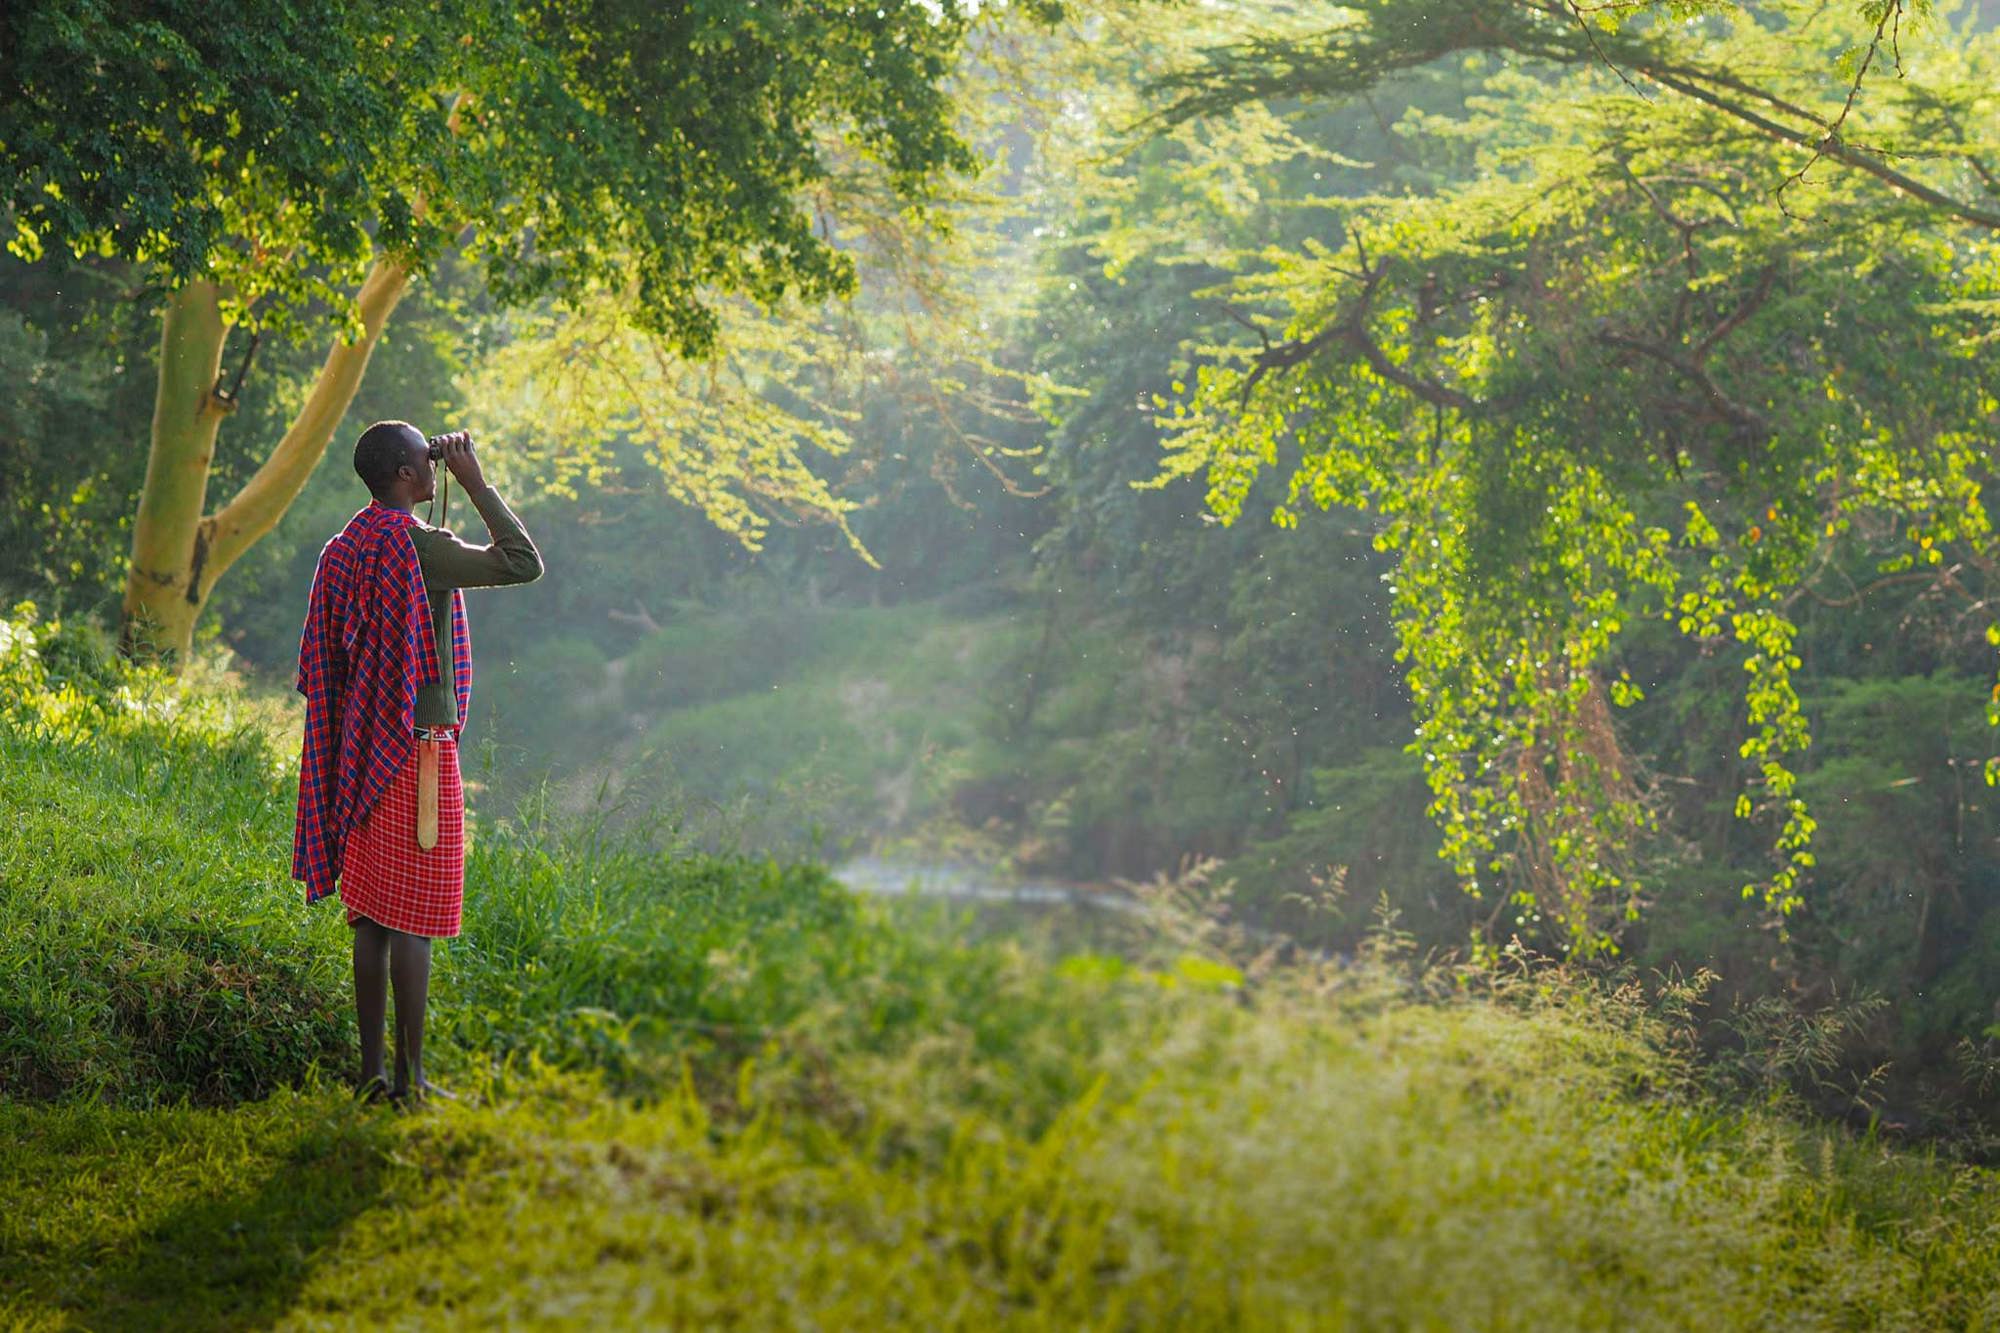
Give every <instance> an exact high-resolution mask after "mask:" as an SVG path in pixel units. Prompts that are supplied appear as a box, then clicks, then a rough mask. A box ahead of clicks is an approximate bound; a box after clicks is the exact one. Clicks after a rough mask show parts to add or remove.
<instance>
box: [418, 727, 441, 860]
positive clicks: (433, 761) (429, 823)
mask: <svg viewBox="0 0 2000 1333" xmlns="http://www.w3.org/2000/svg"><path fill="white" fill-rule="evenodd" d="M437 840H438V743H437V742H436V741H433V740H426V739H419V740H418V741H417V846H419V847H421V848H422V849H423V850H425V851H429V850H430V849H431V848H433V847H435V846H437Z"/></svg>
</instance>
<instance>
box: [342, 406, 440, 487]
mask: <svg viewBox="0 0 2000 1333" xmlns="http://www.w3.org/2000/svg"><path fill="white" fill-rule="evenodd" d="M354 471H355V472H356V473H357V474H359V476H360V477H361V480H362V481H363V482H364V483H365V484H366V485H367V487H368V491H369V493H370V494H371V495H373V496H374V497H375V498H376V499H377V500H380V501H381V502H382V503H383V504H385V505H389V506H391V507H394V508H399V509H407V508H409V506H411V505H413V504H416V503H418V502H420V501H424V500H428V499H430V498H431V496H432V495H433V494H435V493H436V489H437V476H436V474H435V473H434V472H433V471H432V470H431V463H430V442H429V441H428V440H426V439H425V438H424V433H423V432H422V431H420V430H418V429H417V428H416V427H415V426H412V425H411V424H410V423H409V422H407V421H378V422H376V423H375V424H374V425H372V426H370V427H369V428H368V429H367V430H364V431H362V432H361V438H360V439H358V440H356V441H355V442H354Z"/></svg>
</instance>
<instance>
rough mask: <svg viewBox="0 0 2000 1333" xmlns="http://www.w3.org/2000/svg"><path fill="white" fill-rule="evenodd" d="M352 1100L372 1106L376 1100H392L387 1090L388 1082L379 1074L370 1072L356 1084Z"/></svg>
mask: <svg viewBox="0 0 2000 1333" xmlns="http://www.w3.org/2000/svg"><path fill="white" fill-rule="evenodd" d="M354 1100H355V1101H357V1102H360V1103H362V1104H363V1105H364V1106H373V1105H375V1104H376V1103H377V1102H381V1101H386V1100H393V1098H392V1094H391V1093H390V1091H389V1084H388V1082H387V1081H386V1080H384V1079H383V1077H382V1076H381V1075H380V1074H370V1075H369V1076H368V1077H367V1078H364V1079H362V1080H361V1082H360V1083H359V1084H358V1085H356V1087H355V1089H354Z"/></svg>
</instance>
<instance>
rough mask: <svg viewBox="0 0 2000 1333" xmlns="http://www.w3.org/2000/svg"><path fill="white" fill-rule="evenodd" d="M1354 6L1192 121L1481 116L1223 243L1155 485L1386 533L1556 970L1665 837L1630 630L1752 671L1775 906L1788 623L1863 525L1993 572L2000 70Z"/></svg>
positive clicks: (1450, 723)
mask: <svg viewBox="0 0 2000 1333" xmlns="http://www.w3.org/2000/svg"><path fill="white" fill-rule="evenodd" d="M1349 14H1350V17H1348V18H1346V19H1344V20H1343V21H1341V22H1340V23H1338V24H1337V25H1335V26H1333V27H1331V28H1328V29H1325V30H1323V31H1320V32H1318V33H1316V34H1312V35H1310V36H1307V37H1303V38H1302V37H1298V36H1290V37H1285V38H1273V39H1269V40H1264V39H1257V40H1252V41H1249V42H1246V43H1242V44H1238V45H1233V46H1229V47H1224V48H1220V49H1217V50H1215V51H1213V52H1211V53H1210V54H1209V56H1208V57H1207V58H1206V59H1205V60H1204V61H1202V62H1199V63H1198V64H1196V65H1193V66H1191V67H1189V68H1187V69H1185V70H1184V71H1182V72H1181V73H1179V74H1178V75H1176V76H1174V77H1172V78H1171V79H1169V80H1168V81H1166V84H1165V87H1166V90H1167V92H1168V93H1169V94H1170V96H1171V98H1172V101H1171V102H1170V105H1169V113H1168V114H1169V117H1170V118H1181V119H1185V118H1194V117H1199V116H1206V115H1211V114H1218V113H1221V112H1224V111H1227V110H1229V109H1230V108H1232V107H1236V106H1239V105H1253V106H1256V105H1273V104H1275V105H1280V106H1283V105H1285V104H1286V102H1287V101H1289V102H1290V104H1291V105H1293V106H1299V105H1303V106H1306V107H1312V106H1315V105H1320V104H1322V103H1321V102H1320V99H1324V98H1331V97H1343V98H1344V97H1351V96H1356V95H1364V94H1366V93H1367V92H1368V91H1369V90H1370V89H1372V88H1374V87H1375V86H1376V85H1377V84H1378V83H1380V82H1381V81H1382V80H1384V79H1385V78H1389V77H1392V76H1402V77H1406V78H1422V77H1437V78H1447V77H1449V78H1454V79H1460V80H1469V81H1472V82H1473V83H1474V84H1475V87H1476V91H1477V95H1476V96H1474V97H1472V98H1470V99H1469V100H1468V103H1467V106H1468V108H1469V109H1468V110H1467V111H1465V112H1464V113H1463V114H1461V115H1456V116H1440V115H1434V114H1433V115H1426V114H1423V113H1412V114H1411V115H1410V116H1408V117H1406V119H1405V120H1404V122H1403V123H1402V125H1401V126H1400V127H1399V128H1400V129H1401V131H1402V132H1403V134H1404V135H1406V136H1407V138H1408V140H1409V141H1410V142H1411V143H1412V145H1413V151H1415V152H1419V153H1421V152H1426V151H1428V152H1431V153H1433V154H1434V155H1435V156H1437V157H1439V158H1442V159H1447V160H1449V159H1450V158H1451V157H1452V156H1453V155H1454V154H1457V155H1459V156H1460V158H1461V160H1469V161H1470V164H1471V169H1470V170H1463V171H1458V172H1455V173H1447V175H1446V177H1445V179H1444V180H1443V182H1442V183H1441V184H1440V185H1439V186H1438V187H1437V188H1435V189H1434V190H1430V191H1423V192H1403V193H1397V194H1384V195H1380V196H1375V197H1367V198H1360V199H1354V200H1347V201H1330V202H1328V203H1327V204H1326V205H1325V207H1326V209H1327V212H1328V214H1329V217H1328V222H1327V225H1326V227H1325V229H1324V231H1323V233H1322V235H1323V236H1324V237H1325V238H1326V239H1324V240H1314V241H1309V242H1307V243H1306V244H1304V245H1302V246H1299V247H1295V248H1280V249H1276V250H1248V251H1243V252H1239V253H1238V254H1237V255H1236V256H1234V258H1233V262H1232V266H1233V268H1234V271H1235V272H1234V276H1233V278H1232V279H1231V280H1230V282H1229V283H1228V284H1227V287H1226V291H1225V292H1224V293H1222V294H1223V295H1226V296H1227V297H1228V298H1229V299H1230V300H1231V301H1232V302H1234V303H1235V306H1236V307H1237V308H1238V309H1239V311H1241V312H1243V313H1242V315H1241V320H1242V323H1243V324H1244V325H1247V326H1249V327H1250V328H1251V329H1252V330H1254V337H1249V336H1246V337H1239V338H1237V339H1235V340H1232V341H1230V342H1227V343H1224V344H1221V345H1214V346H1210V347H1207V348H1205V349H1203V353H1204V361H1205V364H1203V365H1202V366H1201V368H1200V371H1199V374H1198V376H1197V377H1196V383H1195V384H1194V385H1193V387H1192V389H1191V390H1190V391H1188V392H1186V393H1185V394H1184V395H1181V396H1178V397H1177V398H1176V399H1174V400H1173V401H1172V403H1171V410H1170V412H1169V414H1168V417H1167V418H1166V420H1167V422H1168V424H1169V426H1170V428H1171V440H1170V450H1171V452H1170V454H1169V458H1168V463H1167V468H1166V475H1167V476H1168V477H1172V476H1181V475H1189V474H1195V473H1199V474H1203V475H1205V476H1206V477H1207V481H1208V487H1209V492H1208V493H1209V500H1210V503H1211V505H1212V506H1213V507H1214V509H1215V511H1216V512H1217V513H1218V514H1219V515H1220V516H1221V517H1222V518H1223V519H1224V520H1225V521H1229V520H1233V519H1235V518H1237V517H1238V516H1239V515H1240V513H1241V512H1242V509H1243V506H1244V503H1245V500H1246V497H1247V495H1248V494H1249V491H1250V488H1251V486H1252V484H1253V482H1254V481H1255V480H1256V479H1257V478H1258V477H1259V476H1260V475H1262V474H1264V473H1265V472H1267V471H1268V470H1271V469H1273V468H1278V467H1281V466H1282V467H1283V468H1284V469H1285V473H1286V475H1287V476H1288V477H1289V487H1288V499H1287V500H1286V501H1285V502H1284V503H1282V504H1280V505H1279V506H1278V507H1277V509H1276V511H1275V513H1274V518H1275V519H1276V521H1278V522H1279V523H1281V524H1287V525H1289V524H1292V523H1295V522H1297V521H1298V516H1299V513H1300V511H1301V510H1302V509H1303V508H1304V507H1305V506H1307V505H1313V506H1317V507H1320V508H1330V507H1333V506H1347V507H1354V508H1360V509H1372V510H1375V511H1378V512H1379V513H1380V515H1381V521H1382V525H1383V526H1382V528H1381V531H1380V535H1379V538H1378V544H1379V545H1380V546H1381V547H1382V548H1384V549H1386V550H1390V551H1393V552H1396V553H1397V554H1398V555H1399V557H1400V563H1399V566H1398V570H1397V573H1396V575H1395V581H1394V595H1395V605H1396V613H1397V618H1398V623H1399V632H1400V638H1401V654H1402V656H1403V658H1404V659H1405V660H1406V662H1407V663H1408V667H1409V685H1410V689H1411V692H1412V695H1413V698H1414V701H1415V703H1416V705H1417V711H1418V717H1419V725H1418V731H1417V736H1416V740H1415V742H1414V748H1415V749H1416V750H1417V751H1418V752H1419V753H1421V754H1422V756H1423V758H1424V760H1425V763H1426V766H1427V769H1428V772H1429V777H1430V782H1431V789H1432V793H1433V796H1434V802H1433V805H1432V812H1433V814H1434V815H1436V816H1437V817H1438V818H1439V820H1440V821H1441V823H1442V825H1443V827H1444V830H1445V833H1446V852H1447V855H1449V856H1450V857H1451V859H1452V860H1453V862H1454V864H1455V866H1456V868H1457V871H1458V873H1459V875H1460V876H1461V878H1462V880H1463V881H1464V882H1465V884H1466V885H1467V887H1468V888H1470V889H1471V890H1472V891H1473V892H1475V893H1482V892H1484V891H1485V889H1486V887H1487V885H1488V884H1489V883H1491V882H1494V881H1496V880H1497V881H1498V882H1499V883H1501V884H1502V885H1504V886H1505V887H1506V889H1507V890H1508V891H1509V892H1510V893H1511V894H1512V895H1513V896H1514V897H1515V898H1516V899H1517V900H1518V901H1519V902H1520V903H1521V904H1522V906H1523V909H1524V911H1525V912H1526V913H1527V914H1528V915H1527V916H1524V918H1523V919H1524V920H1535V921H1540V922H1541V923H1542V924H1543V925H1544V926H1546V927H1548V928H1549V929H1550V931H1551V932H1552V933H1553V934H1554V935H1555V936H1556V937H1557V938H1558V939H1560V940H1561V941H1562V942H1563V946H1564V947H1565V948H1570V949H1578V950H1582V951H1589V950H1593V949H1597V948H1602V947H1615V945H1614V942H1613V935H1614V932H1615V929H1616V923H1617V921H1618V919H1619V918H1621V917H1624V916H1629V915H1631V914H1632V913H1633V912H1634V911H1635V909H1636V905H1637V903H1638V895H1639V892H1640V888H1641V876H1642V870H1643V862H1642V857H1641V854H1640V849H1641V848H1642V847H1643V845H1644V842H1645V839H1644V835H1645V834H1646V833H1647V832H1648V831H1649V830H1651V829H1652V828H1653V827H1654V811H1655V805H1656V802H1655V800H1654V794H1653V793H1652V792H1651V791H1650V790H1649V788H1648V784H1647V781H1646V778H1645V775H1644V774H1643V772H1642V771H1641V766H1640V765H1639V764H1637V763H1636V762H1635V761H1634V759H1633V758H1632V757H1631V756H1629V755H1627V754H1625V753H1624V751H1623V749H1622V747H1621V746H1620V744H1619V743H1618V737H1617V732H1616V729H1615V727H1614V726H1613V725H1612V720H1611V712H1610V709H1611V707H1613V706H1616V705H1625V704H1630V703H1633V702H1636V701H1637V700H1638V699H1639V698H1640V697H1641V694H1642V692H1641V682H1637V681H1634V680H1632V679H1630V678H1629V677H1628V676H1627V675H1626V674H1624V672H1623V671H1622V670H1621V669H1620V667H1619V663H1618V653H1617V649H1618V645H1619V644H1620V642H1621V639H1622V637H1623V636H1624V635H1625V634H1626V633H1627V627H1628V625H1629V624H1630V623H1631V622H1632V621H1633V620H1634V618H1636V617H1639V616H1660V617H1665V618H1666V619H1668V620H1670V621H1671V622H1672V623H1673V624H1674V625H1676V626H1677V627H1678V629H1679V630H1680V631H1681V632H1682V633H1683V634H1685V635H1686V636H1688V637H1689V638H1690V639H1692V640H1694V641H1695V642H1696V643H1697V644H1698V645H1699V646H1700V648H1701V650H1702V651H1705V652H1706V651H1730V652H1734V653H1736V654H1737V655H1738V656H1739V657H1740V659H1741V662H1742V665H1743V668H1744V671H1745V673H1746V678H1747V683H1746V687H1745V693H1744V700H1745V709H1746V714H1745V731H1744V739H1743V741H1742V747H1741V759H1742V763H1743V767H1742V772H1741V777H1742V781H1743V786H1742V795H1741V797H1740V799H1739V800H1738V802H1737V813H1738V814H1739V815H1740V816H1743V817H1746V818H1758V819H1768V820H1769V821H1771V823H1772V825H1773V827H1772V831H1771V834H1770V837H1771V843H1772V847H1773V851H1774V855H1775V858H1776V859H1775V861H1774V864H1773V869H1772V872H1771V874H1770V875H1769V877H1768V878H1767V879H1765V880H1763V881H1762V882H1761V883H1760V884H1758V885H1753V886H1749V887H1746V890H1745V892H1746V895H1748V894H1752V893H1756V892H1761V893H1762V895H1763V897H1764V899H1765V901H1766V902H1767V903H1768V904H1769V905H1770V906H1771V907H1772V908H1774V909H1776V910H1777V911H1779V912H1780V913H1786V912H1789V911H1791V910H1792V909H1793V908H1794V907H1795V906H1796V905H1797V904H1798V903H1799V902H1800V901H1801V898H1800V894H1801V889H1802V884H1803V876H1804V875H1805V873H1806V872H1807V870H1808V869H1809V868H1810V866H1811V865H1812V853H1811V850H1810V840H1811V835H1812V832H1813V829H1814V821H1813V817H1812V815H1811V813H1810V811H1809V810H1808V809H1807V807H1806V805H1805V803H1804V802H1803V800H1802V799H1801V798H1800V796H1799V793H1798V791H1797V789H1796V779H1795V776H1794V772H1793V765H1794V763H1795V761H1796V758H1797V756H1798V755H1799V753H1800V752H1801V751H1802V750H1803V749H1804V747H1805V746H1806V745H1807V743H1808V740H1809V732H1808V727H1807V724H1806V719H1805V717H1804V715H1803V712H1802V710H1801V708H1800V704H1799V698H1798V694H1797V692H1796V690H1795V689H1794V685H1793V672H1794V671H1796V670H1797V669H1798V668H1799V667H1800V665H1801V664H1800V660H1799V657H1798V655H1797V654H1796V653H1795V652H1794V650H1793V643H1794V637H1795V629H1794V624H1793V620H1792V617H1791V615H1790V614H1789V611H1788V608H1789V607H1790V605H1791V604H1792V601H1793V599H1795V598H1796V597H1797V596H1798V595H1799V593H1800V590H1801V588H1802V587H1804V586H1805V585H1807V584H1808V583H1809V582H1810V580H1811V579H1812V578H1813V577H1815V575H1816V573H1817V571H1819V570H1820V569H1821V568H1823V567H1824V566H1825V565H1826V563H1827V562H1828V561H1829V559H1831V558H1832V556H1833V554H1834V553H1835V552H1836V550H1838V549H1841V548H1842V547H1843V546H1845V545H1852V544H1854V543H1857V542H1864V543H1865V542H1868V541H1875V542H1881V541H1888V542H1893V543H1894V544H1895V545H1896V547H1897V548H1898V549H1894V550H1885V551H1882V552H1880V553H1879V555H1880V557H1881V558H1882V559H1883V560H1884V561H1885V562H1886V563H1887V564H1889V565H1890V566H1891V567H1909V566H1911V565H1916V566H1920V567H1929V566H1936V565H1938V564H1940V563H1941V562H1942V560H1943V552H1944V548H1945V547H1946V546H1947V545H1948V544H1952V543H1957V544H1959V545H1961V546H1962V547H1963V548H1964V549H1965V551H1966V552H1967V553H1968V555H1967V558H1969V559H1975V560H1980V561H1985V560H1986V559H1987V558H1988V553H1989V551H1990V545H1991V530H1990V525H1989V521H1988V517H1987V513H1986V510H1985V508H1984V506H1983V504H1982V500H1981V489H1980V488H1981V484H1982V481H1983V479H1984V477H1985V475H1986V455H1987V451H1988V450H1989V448H1990V446H1991V444H1992V438H1991V437H1992V416H1993V413H1994V410H1995V406H1996V404H1995V397H1994V382H1993V374H1992V372H1991V370H1990V369H1988V368H1987V365H1988V360H1987V358H1986V357H1985V356H1984V351H1985V349H1986V348H1987V347H1988V346H1989V345H1990V342H1991V339H1992V338H1993V337H1994V334H1995V322H1994V316H1995V313H1996V311H1997V310H2000V307H1997V306H1996V305H1995V297H1996V284H2000V266H1996V262H1995V261H1996V253H1995V230H1994V229H1995V227H1996V226H2000V191H1996V188H1995V176H1994V173H1993V170H1992V168H1991V166H1990V165H1989V164H1990V163H1991V162H1994V161H2000V151H1996V149H2000V145H1995V144H1993V143H1990V142H1988V141H1987V139H1990V138H1991V137H1992V134H1993V128H1994V115H1993V112H1994V110H1995V108H1994V106H1993V94H1992V92H1991V91H1990V90H1991V89H1993V88H1994V87H1996V86H2000V85H1997V84H1996V80H1995V74H1996V72H2000V50H1997V49H1996V45H1995V41H1994V39H1993V37H1992V36H1991V35H1990V34H1988V35H1985V36H1972V35H1968V34H1965V33H1959V32H1954V31H1952V30H1951V29H1949V28H1948V27H1945V26H1944V25H1942V24H1934V25H1930V26H1929V27H1927V28H1926V29H1925V30H1924V31H1923V32H1921V33H1913V32H1912V31H1911V30H1910V28H1909V27H1908V26H1907V23H1906V16H1905V15H1904V11H1903V10H1902V9H1901V7H1900V6H1898V7H1896V8H1895V9H1894V11H1893V12H1891V11H1886V10H1885V11H1882V12H1880V13H1879V14H1870V15H1868V16H1867V18H1868V21H1869V31H1873V32H1874V33H1875V34H1876V38H1875V40H1874V42H1873V44H1872V45H1871V43H1870V42H1869V40H1868V37H1867V32H1864V33H1863V34H1862V40H1861V44H1860V48H1859V51H1858V52H1857V53H1853V54H1849V55H1848V56H1846V57H1845V59H1843V57H1842V52H1841V50H1840V42H1841V41H1842V37H1841V35H1840V34H1838V33H1837V32H1836V25H1835V24H1834V23H1833V22H1832V21H1831V19H1830V18H1827V17H1825V16H1823V15H1821V16H1820V17H1818V18H1816V14H1819V11H1815V10H1813V9H1811V8H1810V7H1804V6H1792V5H1778V6H1772V7H1766V8H1760V9H1759V10H1758V11H1757V12H1756V14H1755V15H1751V14H1747V13H1728V12H1720V11H1719V12H1715V13H1711V14H1710V15H1708V16H1707V17H1702V18H1697V19H1693V20H1688V21H1669V20H1667V19H1666V18H1664V17H1660V16H1655V15H1653V14H1651V13H1650V12H1649V11H1640V12H1639V14H1638V16H1637V17H1635V18H1632V19H1630V20H1629V21H1627V22H1625V23H1624V24H1623V25H1622V26H1621V25H1611V26H1608V27H1602V28H1600V27H1599V26H1597V25H1596V24H1595V23H1590V24H1586V22H1585V21H1584V17H1585V16H1584V15H1581V14H1580V13H1579V12H1578V11H1575V10H1571V9H1566V8H1563V7H1561V6H1548V5H1541V4H1534V3H1515V2H1513V0H1370V3H1365V4H1363V5H1360V6H1356V7H1355V8H1354V9H1352V10H1351V11H1349ZM1892 19H1893V20H1895V24H1896V26H1892V24H1891V20H1892ZM1871 62H1874V65H1875V69H1876V71H1877V73H1876V75H1875V77H1872V78H1870V77H1864V76H1865V75H1866V70H1867V67H1868V66H1869V65H1870V63H1871ZM1892 64H1893V65H1896V66H1898V67H1899V68H1898V69H1897V71H1896V72H1895V73H1893V74H1892V73H1890V72H1888V70H1889V67H1890V66H1891V65H1892ZM1982 135H1983V136H1986V137H1985V138H1982V137H1980V136H1982ZM1281 456H1282V457H1285V458H1286V459H1287V460H1288V461H1286V462H1285V463H1283V464H1281V462H1280V460H1281ZM1537 914H1538V915H1537Z"/></svg>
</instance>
